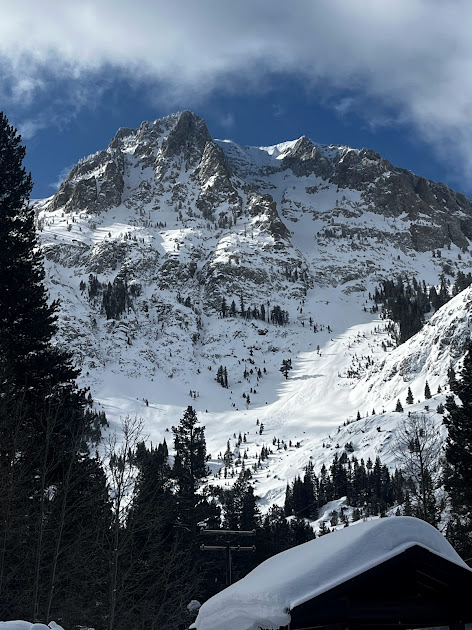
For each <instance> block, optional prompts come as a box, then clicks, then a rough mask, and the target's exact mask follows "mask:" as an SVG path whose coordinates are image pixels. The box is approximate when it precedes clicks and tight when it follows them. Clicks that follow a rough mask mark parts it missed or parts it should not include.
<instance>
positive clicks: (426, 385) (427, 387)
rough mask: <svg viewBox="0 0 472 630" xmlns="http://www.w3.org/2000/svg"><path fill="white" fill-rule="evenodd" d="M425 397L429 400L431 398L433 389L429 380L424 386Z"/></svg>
mask: <svg viewBox="0 0 472 630" xmlns="http://www.w3.org/2000/svg"><path fill="white" fill-rule="evenodd" d="M424 397H425V398H426V400H429V399H430V398H431V390H430V388H429V383H428V381H426V383H425V386H424Z"/></svg>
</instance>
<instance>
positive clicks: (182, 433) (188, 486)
mask: <svg viewBox="0 0 472 630" xmlns="http://www.w3.org/2000/svg"><path fill="white" fill-rule="evenodd" d="M197 425H198V418H197V414H196V413H195V410H194V409H193V407H191V406H189V407H187V409H186V410H185V412H184V415H183V418H182V419H181V420H180V423H179V425H178V426H177V427H172V432H173V434H174V449H175V457H174V467H173V475H174V478H175V479H176V481H177V486H178V494H179V500H180V504H181V506H180V514H181V517H182V518H183V519H184V522H186V524H187V526H188V527H189V528H190V531H191V533H192V538H194V537H195V536H196V533H197V527H196V524H197V520H198V518H197V511H196V506H197V504H198V503H199V501H200V499H199V497H198V495H197V490H198V488H199V486H200V483H201V481H202V479H204V478H205V477H206V476H207V474H208V468H207V465H206V461H207V456H206V441H205V427H199V426H197Z"/></svg>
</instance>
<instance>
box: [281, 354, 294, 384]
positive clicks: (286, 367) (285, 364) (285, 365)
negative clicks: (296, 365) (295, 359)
mask: <svg viewBox="0 0 472 630" xmlns="http://www.w3.org/2000/svg"><path fill="white" fill-rule="evenodd" d="M291 369H292V359H283V360H282V365H281V366H280V371H281V372H282V374H283V375H284V376H285V379H288V375H289V372H290V370H291Z"/></svg>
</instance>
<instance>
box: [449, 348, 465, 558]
mask: <svg viewBox="0 0 472 630" xmlns="http://www.w3.org/2000/svg"><path fill="white" fill-rule="evenodd" d="M451 384H452V391H453V393H454V394H455V396H457V398H458V399H459V401H460V402H457V401H456V398H455V396H453V395H451V396H448V397H447V398H446V409H447V412H448V413H447V416H446V417H445V418H444V424H445V425H446V427H447V430H448V436H447V439H446V453H445V455H446V467H445V488H446V490H447V491H448V493H449V497H450V500H451V505H452V510H453V516H452V518H451V522H450V523H449V527H448V537H449V539H450V540H451V542H453V543H454V545H455V547H456V549H457V550H458V551H459V553H461V554H462V555H463V557H465V558H469V557H471V555H472V534H471V532H472V343H469V347H468V350H467V353H466V355H465V357H464V363H463V367H462V370H461V372H460V378H458V379H456V378H454V380H453V381H452V382H451Z"/></svg>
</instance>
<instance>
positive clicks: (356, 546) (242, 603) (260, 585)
mask: <svg viewBox="0 0 472 630" xmlns="http://www.w3.org/2000/svg"><path fill="white" fill-rule="evenodd" d="M416 545H418V546H420V547H423V548H425V549H427V550H428V551H430V552H432V553H434V554H436V555H438V556H440V557H442V558H444V559H446V560H449V561H450V562H453V563H454V564H457V565H459V566H461V567H463V568H465V569H468V570H470V569H469V567H468V566H467V565H466V564H465V562H464V561H463V560H462V559H461V558H460V556H459V555H458V554H457V553H456V551H455V550H454V549H453V548H452V547H451V545H450V544H449V543H448V542H447V540H446V539H445V538H444V536H443V535H442V534H441V533H440V532H439V531H438V530H437V529H435V528H434V527H432V526H431V525H429V524H428V523H425V522H424V521H421V520H419V519H416V518H411V517H407V516H398V517H391V518H382V519H376V520H372V521H366V522H362V521H360V522H358V523H355V524H354V525H352V526H350V527H348V528H344V529H340V530H338V531H335V532H333V533H332V534H329V535H327V536H323V537H321V538H317V539H316V540H312V541H310V542H307V543H305V544H303V545H299V546H298V547H294V548H293V549H288V550H287V551H283V552H282V553H279V554H277V555H276V556H274V557H272V558H269V559H268V560H266V561H265V562H263V563H262V564H260V565H259V566H258V567H256V568H255V569H254V570H253V571H251V573H249V574H248V575H247V576H246V577H245V578H243V579H242V580H240V581H239V582H236V584H233V585H232V586H230V587H229V588H227V589H225V590H224V591H222V592H221V593H218V594H217V595H215V596H214V597H212V598H211V599H209V600H208V601H207V602H205V603H204V604H203V606H202V607H201V608H200V611H199V614H198V617H197V619H196V621H195V623H194V625H193V626H192V627H193V628H196V629H197V630H258V629H259V628H265V629H267V630H270V629H275V628H279V627H280V626H285V625H287V624H288V623H289V622H290V611H291V610H292V609H293V608H295V607H297V606H299V605H300V604H303V603H305V602H307V601H308V600H310V599H312V598H313V597H316V596H317V595H320V594H321V593H323V592H325V591H328V590H330V589H332V588H334V587H335V586H338V585H339V584H342V583H343V582H345V581H346V580H349V579H351V578H353V577H355V576H357V575H359V574H361V573H363V572H365V571H367V570H369V569H372V568H373V567H375V566H378V565H379V564H381V563H382V562H385V561H386V560H389V559H390V558H393V557H394V556H397V555H398V554H400V553H402V552H403V551H405V550H406V549H409V548H410V547H414V546H416Z"/></svg>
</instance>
